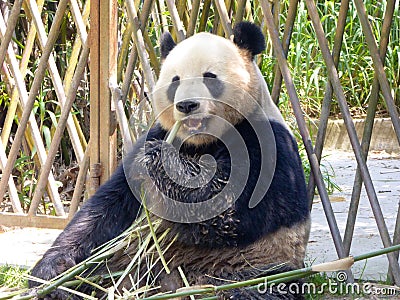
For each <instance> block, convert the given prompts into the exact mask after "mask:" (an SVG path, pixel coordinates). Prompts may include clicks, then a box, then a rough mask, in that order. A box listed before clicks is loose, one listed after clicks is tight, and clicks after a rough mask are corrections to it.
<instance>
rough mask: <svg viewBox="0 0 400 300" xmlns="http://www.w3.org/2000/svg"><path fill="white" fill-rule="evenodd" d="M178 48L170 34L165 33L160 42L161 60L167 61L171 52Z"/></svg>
mask: <svg viewBox="0 0 400 300" xmlns="http://www.w3.org/2000/svg"><path fill="white" fill-rule="evenodd" d="M175 46H176V44H175V42H174V40H173V39H172V36H171V34H170V33H169V32H164V33H163V34H162V36H161V40H160V49H161V59H165V58H166V57H167V56H168V54H169V52H170V51H171V50H172V49H174V47H175Z"/></svg>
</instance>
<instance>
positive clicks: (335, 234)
mask: <svg viewBox="0 0 400 300" xmlns="http://www.w3.org/2000/svg"><path fill="white" fill-rule="evenodd" d="M261 7H262V10H263V12H264V17H265V21H266V23H267V28H268V32H269V35H270V37H271V40H272V44H273V47H274V51H275V54H276V57H277V60H278V63H279V67H280V69H281V73H282V76H283V79H284V82H285V86H286V89H287V91H288V94H289V97H290V102H291V103H292V108H293V111H294V114H295V116H296V121H297V124H298V127H299V130H300V134H301V137H302V139H303V143H304V146H305V148H306V152H307V156H308V160H309V161H310V165H311V169H312V172H313V174H314V178H315V179H316V183H317V187H318V192H319V194H320V197H321V201H322V205H323V208H324V212H325V215H326V219H327V221H328V225H329V229H330V231H331V235H332V238H333V242H334V245H335V248H336V252H337V254H338V256H339V258H344V257H345V254H344V248H343V242H342V238H341V236H340V231H339V227H338V225H337V222H336V219H335V215H334V213H333V209H332V205H331V203H330V201H329V197H328V192H327V191H326V187H325V184H324V180H323V178H322V173H321V169H320V166H319V163H318V159H317V157H316V155H315V153H314V148H313V146H312V143H311V138H310V134H309V132H308V129H307V125H306V123H305V120H304V118H303V112H302V110H301V106H300V101H299V98H298V96H297V93H296V90H295V87H294V84H293V81H292V78H291V76H290V71H289V67H288V64H287V61H286V57H285V54H284V50H283V47H282V44H281V43H280V39H279V35H278V32H277V30H276V27H275V24H274V20H273V16H272V13H271V7H270V4H269V2H268V0H263V1H261ZM347 273H348V276H349V277H348V278H349V280H351V281H352V280H353V276H352V274H351V272H350V271H348V272H347Z"/></svg>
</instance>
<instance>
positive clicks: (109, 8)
mask: <svg viewBox="0 0 400 300" xmlns="http://www.w3.org/2000/svg"><path fill="white" fill-rule="evenodd" d="M90 18H91V26H90V47H91V49H90V51H91V52H90V140H91V148H90V171H91V172H90V177H91V182H90V187H89V194H90V195H92V194H94V192H95V191H96V190H97V188H98V187H99V185H101V184H102V183H104V182H105V181H106V180H107V179H108V178H109V177H110V174H111V172H112V171H113V170H112V169H113V168H114V167H115V159H111V158H112V157H115V146H116V134H115V133H114V131H115V129H114V128H115V126H114V123H115V122H114V121H113V115H112V114H111V92H110V89H109V82H110V78H111V77H113V76H116V70H117V69H116V66H117V1H116V0H106V1H104V0H103V1H101V0H92V1H91V5H90ZM110 136H111V137H110Z"/></svg>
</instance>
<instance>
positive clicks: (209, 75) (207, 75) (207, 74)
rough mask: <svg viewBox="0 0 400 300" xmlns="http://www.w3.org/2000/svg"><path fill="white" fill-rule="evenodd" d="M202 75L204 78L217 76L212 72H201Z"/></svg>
mask: <svg viewBox="0 0 400 300" xmlns="http://www.w3.org/2000/svg"><path fill="white" fill-rule="evenodd" d="M203 77H204V78H217V75H215V74H214V73H211V72H205V73H204V74H203Z"/></svg>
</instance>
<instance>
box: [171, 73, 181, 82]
mask: <svg viewBox="0 0 400 300" xmlns="http://www.w3.org/2000/svg"><path fill="white" fill-rule="evenodd" d="M179 80H180V77H179V76H178V75H176V76H174V77H173V78H172V82H176V81H179Z"/></svg>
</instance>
